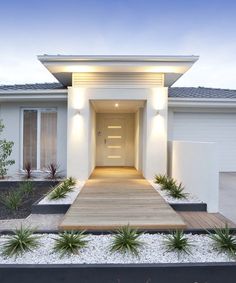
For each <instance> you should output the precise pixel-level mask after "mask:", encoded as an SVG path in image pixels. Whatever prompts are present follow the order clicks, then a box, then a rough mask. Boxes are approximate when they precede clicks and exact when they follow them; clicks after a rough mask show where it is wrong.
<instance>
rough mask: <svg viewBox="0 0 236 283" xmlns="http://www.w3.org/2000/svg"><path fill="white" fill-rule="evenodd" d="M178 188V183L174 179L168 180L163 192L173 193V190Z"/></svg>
mask: <svg viewBox="0 0 236 283" xmlns="http://www.w3.org/2000/svg"><path fill="white" fill-rule="evenodd" d="M175 187H176V181H175V180H174V179H173V178H168V179H167V180H166V181H165V182H164V183H163V184H162V185H161V190H163V191H167V192H169V191H171V190H172V189H173V188H175Z"/></svg>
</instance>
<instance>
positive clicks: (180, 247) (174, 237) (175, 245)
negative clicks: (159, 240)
mask: <svg viewBox="0 0 236 283" xmlns="http://www.w3.org/2000/svg"><path fill="white" fill-rule="evenodd" d="M164 244H165V246H166V250H167V252H177V253H178V257H179V256H180V254H181V253H186V254H191V250H190V249H191V246H193V245H192V244H191V243H190V242H189V239H188V238H187V237H186V236H185V235H184V232H183V231H182V230H176V231H173V232H172V233H170V234H168V235H165V240H164Z"/></svg>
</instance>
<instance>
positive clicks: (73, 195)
mask: <svg viewBox="0 0 236 283" xmlns="http://www.w3.org/2000/svg"><path fill="white" fill-rule="evenodd" d="M84 183H85V182H80V181H77V182H76V186H75V187H74V188H73V191H71V192H70V193H68V195H67V196H66V197H65V198H63V199H57V200H50V199H49V194H50V193H49V194H47V195H46V196H45V197H44V198H43V199H42V200H41V201H40V202H39V203H38V204H39V205H40V204H52V205H53V204H72V203H73V202H74V200H75V199H76V197H77V196H78V194H79V193H80V191H81V189H82V187H83V186H84Z"/></svg>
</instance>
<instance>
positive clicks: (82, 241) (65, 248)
mask: <svg viewBox="0 0 236 283" xmlns="http://www.w3.org/2000/svg"><path fill="white" fill-rule="evenodd" d="M86 237H87V235H85V231H81V232H73V231H71V232H67V231H65V232H63V233H60V234H59V235H58V238H56V239H55V245H54V248H53V250H54V252H57V253H60V254H61V256H64V255H66V254H77V253H78V252H79V250H80V249H82V248H84V247H86V245H87V244H88V240H86Z"/></svg>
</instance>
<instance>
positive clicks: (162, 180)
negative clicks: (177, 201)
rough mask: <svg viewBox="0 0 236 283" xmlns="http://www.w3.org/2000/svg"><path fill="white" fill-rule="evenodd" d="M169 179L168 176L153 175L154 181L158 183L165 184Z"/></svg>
mask: <svg viewBox="0 0 236 283" xmlns="http://www.w3.org/2000/svg"><path fill="white" fill-rule="evenodd" d="M168 180H169V177H168V176H166V175H161V174H159V175H155V181H154V182H155V183H156V184H159V185H163V184H165V183H166V182H167V181H168Z"/></svg>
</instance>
